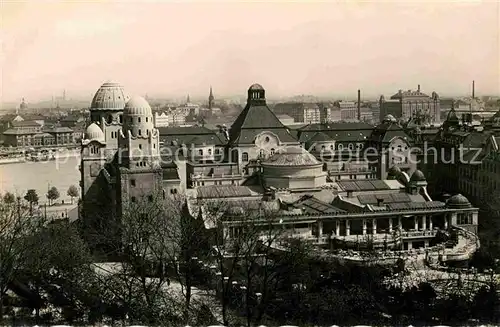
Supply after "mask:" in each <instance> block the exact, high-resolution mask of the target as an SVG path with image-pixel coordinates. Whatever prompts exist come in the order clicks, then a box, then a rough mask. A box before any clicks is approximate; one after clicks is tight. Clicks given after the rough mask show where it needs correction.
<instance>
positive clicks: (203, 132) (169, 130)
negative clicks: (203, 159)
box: [158, 126, 224, 146]
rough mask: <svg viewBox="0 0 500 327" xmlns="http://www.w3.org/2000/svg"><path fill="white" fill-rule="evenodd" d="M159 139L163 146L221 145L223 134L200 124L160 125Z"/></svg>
mask: <svg viewBox="0 0 500 327" xmlns="http://www.w3.org/2000/svg"><path fill="white" fill-rule="evenodd" d="M158 130H159V131H160V140H161V141H162V142H163V143H165V144H164V145H165V146H168V145H173V144H174V143H175V145H178V146H180V145H181V144H186V145H187V144H195V145H201V144H209V145H222V144H224V142H223V136H222V135H219V134H218V133H216V132H215V131H213V130H211V129H208V128H206V127H202V126H189V127H160V128H158Z"/></svg>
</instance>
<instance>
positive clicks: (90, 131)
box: [85, 123, 105, 142]
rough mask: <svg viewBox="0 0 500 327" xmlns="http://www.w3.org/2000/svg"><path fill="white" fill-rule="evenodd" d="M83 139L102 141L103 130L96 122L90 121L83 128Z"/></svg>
mask: <svg viewBox="0 0 500 327" xmlns="http://www.w3.org/2000/svg"><path fill="white" fill-rule="evenodd" d="M85 139H86V140H89V141H99V142H104V141H105V137H104V132H103V131H102V129H101V128H100V127H99V126H97V124H96V123H92V124H90V125H89V127H87V129H86V130H85Z"/></svg>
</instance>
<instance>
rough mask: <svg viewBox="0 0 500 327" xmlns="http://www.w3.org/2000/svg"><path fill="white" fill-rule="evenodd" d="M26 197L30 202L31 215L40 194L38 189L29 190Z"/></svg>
mask: <svg viewBox="0 0 500 327" xmlns="http://www.w3.org/2000/svg"><path fill="white" fill-rule="evenodd" d="M24 199H25V200H26V201H28V203H29V204H30V215H33V205H34V204H35V203H38V194H37V193H36V190H34V189H30V190H28V192H26V195H25V196H24Z"/></svg>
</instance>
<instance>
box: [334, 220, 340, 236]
mask: <svg viewBox="0 0 500 327" xmlns="http://www.w3.org/2000/svg"><path fill="white" fill-rule="evenodd" d="M335 236H340V221H338V220H335Z"/></svg>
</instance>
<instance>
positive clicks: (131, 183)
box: [130, 179, 135, 187]
mask: <svg viewBox="0 0 500 327" xmlns="http://www.w3.org/2000/svg"><path fill="white" fill-rule="evenodd" d="M130 185H131V186H133V187H135V179H131V180H130Z"/></svg>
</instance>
